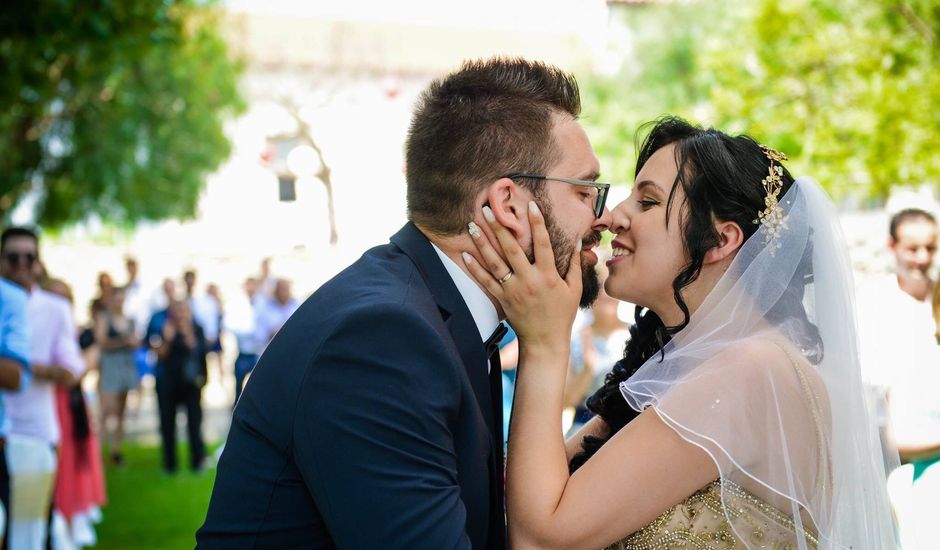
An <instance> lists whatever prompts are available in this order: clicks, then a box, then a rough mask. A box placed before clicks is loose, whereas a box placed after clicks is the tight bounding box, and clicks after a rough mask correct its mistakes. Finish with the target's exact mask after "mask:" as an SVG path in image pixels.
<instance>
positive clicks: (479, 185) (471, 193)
mask: <svg viewBox="0 0 940 550" xmlns="http://www.w3.org/2000/svg"><path fill="white" fill-rule="evenodd" d="M580 112H581V98H580V94H579V92H578V83H577V81H576V80H575V78H574V76H572V75H571V74H569V73H566V72H564V71H562V70H561V69H558V68H557V67H553V66H551V65H547V64H545V63H541V62H536V61H527V60H525V59H519V58H504V57H496V58H492V59H488V60H480V61H469V62H465V63H464V64H463V65H462V66H461V67H460V69H458V70H457V71H455V72H453V73H451V74H449V75H447V76H445V77H442V78H439V79H437V80H435V81H434V82H432V83H431V85H430V86H429V87H428V88H427V89H426V90H425V91H424V92H423V93H422V94H421V96H420V97H419V98H418V102H417V106H416V108H415V112H414V116H413V118H412V120H411V127H410V128H409V131H408V139H407V141H406V143H405V162H406V164H405V175H406V179H407V182H408V193H407V197H408V218H409V219H410V220H411V221H413V222H415V223H418V224H419V225H421V226H423V227H425V228H427V229H429V230H431V231H434V232H436V233H439V234H441V235H454V234H457V233H460V232H461V231H464V230H465V229H466V224H467V222H468V221H470V220H471V219H473V212H472V201H473V199H474V198H475V197H476V196H477V194H478V193H479V192H480V190H482V189H483V188H484V187H486V186H487V185H489V184H490V183H491V182H492V181H494V180H496V179H499V178H500V177H503V176H506V175H508V174H511V173H513V172H528V173H544V170H546V169H547V168H548V167H549V166H550V165H551V164H552V160H553V159H555V158H556V156H557V146H556V144H555V142H554V140H553V139H552V129H553V127H554V121H553V116H552V115H553V114H554V113H567V114H568V115H570V116H572V117H575V118H577V116H578V115H579V114H580ZM520 185H532V187H530V189H531V190H532V191H533V193H534V194H536V196H538V195H539V194H540V190H541V189H542V187H539V186H537V184H535V183H531V182H530V183H526V182H525V181H524V180H522V181H520Z"/></svg>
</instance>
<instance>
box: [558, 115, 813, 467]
mask: <svg viewBox="0 0 940 550" xmlns="http://www.w3.org/2000/svg"><path fill="white" fill-rule="evenodd" d="M650 126H651V129H650V131H649V133H648V134H647V136H646V139H645V140H644V141H643V144H642V145H641V146H640V149H639V154H638V157H637V166H636V174H639V173H640V171H641V170H642V169H643V166H644V165H645V164H646V162H647V161H648V160H649V159H650V157H651V156H652V155H653V153H655V152H656V151H658V150H659V149H661V148H662V147H665V146H667V145H670V144H672V145H674V147H675V155H676V164H677V166H678V168H679V171H678V175H677V176H676V180H675V182H674V183H673V186H672V189H671V190H670V193H669V199H668V201H667V203H666V219H667V222H666V223H668V219H669V212H670V211H671V209H672V208H676V207H678V208H680V215H679V223H680V224H681V227H682V241H683V246H684V248H685V251H686V254H687V256H688V258H689V260H688V264H686V266H685V267H684V268H683V269H682V270H681V271H680V272H679V274H678V275H677V276H676V278H675V279H674V280H673V281H672V289H673V296H674V297H675V301H676V304H677V305H678V306H679V309H681V310H682V313H683V317H684V318H683V321H682V322H681V323H679V324H678V325H676V326H666V325H665V324H664V323H663V322H662V320H661V319H660V318H659V317H658V316H657V315H656V314H655V313H654V312H652V311H650V310H648V309H644V308H642V307H640V306H638V307H637V309H636V324H634V325H633V327H632V328H631V329H630V340H629V341H628V343H627V346H626V350H625V351H624V357H623V359H621V360H620V361H618V362H617V363H616V364H615V365H614V367H613V369H612V370H611V372H610V373H608V374H607V377H606V380H605V383H604V385H603V387H601V388H600V389H599V390H597V392H595V393H594V395H592V396H591V397H589V398H588V400H587V403H586V404H587V407H588V409H590V410H591V411H592V412H594V413H595V414H598V415H600V416H601V418H603V419H604V421H605V422H606V423H607V425H608V427H609V428H610V430H609V433H608V434H607V436H606V437H595V436H586V437H585V438H584V440H583V441H582V449H583V450H582V452H580V453H578V454H577V455H575V456H574V457H573V458H572V460H571V464H570V465H569V467H570V469H571V471H572V472H573V471H575V470H576V469H578V468H579V467H580V466H581V465H582V464H584V463H585V462H586V461H587V459H588V458H590V457H591V456H592V455H593V454H594V453H595V452H597V450H598V449H599V448H600V447H601V446H602V445H604V443H606V442H607V441H608V440H610V438H611V437H613V436H614V435H615V434H616V433H617V432H618V431H619V430H620V429H621V428H623V427H624V426H625V425H626V424H627V423H628V422H630V421H631V420H633V419H634V418H636V417H637V416H638V415H639V412H637V411H634V410H633V409H632V408H631V407H630V406H629V405H628V404H627V401H626V400H625V399H624V397H623V395H622V394H621V393H620V383H621V382H623V381H624V380H627V379H628V378H630V376H632V375H633V373H635V372H636V371H637V369H639V368H640V367H641V366H642V365H643V364H644V363H645V362H646V361H647V360H648V359H649V358H651V357H653V356H654V355H656V354H661V353H662V350H663V346H665V344H666V343H667V342H668V341H669V340H670V339H671V338H672V335H673V334H675V333H677V332H679V331H680V330H682V329H683V328H685V326H686V325H688V323H689V308H688V306H687V305H686V303H685V301H684V300H683V299H682V289H684V288H685V287H686V286H688V285H689V284H690V283H692V282H693V281H695V280H696V279H697V278H698V276H699V273H700V272H701V270H702V265H703V262H704V259H705V253H706V252H707V251H708V250H710V249H711V248H713V247H715V246H717V245H718V244H719V236H718V233H717V232H716V230H715V220H720V221H733V222H736V223H737V224H738V226H740V228H741V230H742V232H743V233H744V239H745V240H747V239H748V238H749V237H750V236H751V235H753V234H754V233H755V232H756V231H757V229H758V228H759V226H758V225H757V224H755V223H754V219H755V218H756V217H757V214H758V212H760V211H762V210H764V208H765V204H764V197H765V196H766V192H765V190H764V187H763V185H762V183H761V182H762V181H763V179H764V178H765V177H766V176H767V174H768V169H769V168H770V164H771V161H770V159H768V158H767V155H765V154H764V152H763V151H762V150H761V148H760V145H759V144H758V143H757V142H756V141H754V140H753V139H752V138H750V137H748V136H746V135H740V136H729V135H727V134H725V133H723V132H720V131H718V130H715V129H713V128H709V129H707V130H706V129H702V128H700V127H698V126H695V125H692V124H690V123H688V122H686V121H685V120H682V119H680V118H676V117H666V118H661V119H659V120H656V121H653V122H651V123H649V124H648V125H646V126H645V127H644V128H641V131H643V130H644V129H645V128H648V127H650ZM773 164H775V165H778V166H779V165H780V163H779V162H778V161H774V162H773ZM781 179H782V183H783V188H782V190H781V192H780V196H781V197H782V196H783V195H785V194H786V192H787V191H788V190H789V189H790V186H791V185H792V184H793V176H791V175H790V172H788V171H787V170H786V168H784V169H783V174H782V175H781ZM680 185H681V186H682V191H683V192H684V193H685V197H686V200H685V202H684V203H683V204H676V203H675V195H676V190H677V189H678V187H679V186H680ZM811 261H812V252H811V248H809V247H808V248H807V251H806V253H805V254H804V258H803V261H802V262H801V266H800V268H799V269H797V273H796V274H795V275H794V277H800V278H802V281H801V282H802V284H800V285H790V288H791V289H795V290H791V294H790V295H787V296H784V297H783V298H781V300H780V301H779V302H778V303H777V305H776V306H774V308H773V309H772V310H771V311H770V312H769V314H768V318H769V319H770V320H771V321H772V322H775V323H782V322H784V321H793V320H796V321H797V322H798V324H799V326H800V327H801V331H800V338H801V341H800V342H799V344H800V347H801V348H802V349H803V353H804V354H805V355H806V357H807V359H808V360H809V361H811V362H813V363H818V361H819V360H820V359H821V357H822V341H821V339H820V337H819V331H818V329H817V328H816V326H815V325H813V324H812V323H811V322H810V321H809V319H808V318H807V315H806V310H805V309H804V308H803V304H802V300H803V289H804V287H805V285H806V284H808V283H809V280H808V278H807V275H806V274H808V273H810V269H809V268H810V267H811V265H810V264H811Z"/></svg>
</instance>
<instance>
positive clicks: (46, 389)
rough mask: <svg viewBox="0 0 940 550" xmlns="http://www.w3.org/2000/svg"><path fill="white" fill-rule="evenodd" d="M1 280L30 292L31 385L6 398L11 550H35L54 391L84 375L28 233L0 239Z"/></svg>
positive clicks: (55, 434) (45, 499)
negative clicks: (41, 280)
mask: <svg viewBox="0 0 940 550" xmlns="http://www.w3.org/2000/svg"><path fill="white" fill-rule="evenodd" d="M0 258H2V259H0V275H2V276H4V277H5V278H7V279H9V280H11V281H14V282H16V283H17V284H18V285H20V286H22V287H23V288H26V289H27V290H28V292H29V299H28V301H27V308H28V309H27V311H28V318H29V324H30V328H31V333H30V363H31V368H32V372H33V382H32V384H30V386H29V387H28V388H26V389H25V390H24V391H23V392H21V393H18V394H13V395H9V396H8V399H7V407H8V408H7V412H8V415H9V419H10V432H9V433H10V436H9V439H8V441H7V451H8V454H7V458H8V460H9V466H10V478H11V482H12V485H11V496H12V506H11V507H12V510H11V522H10V531H9V542H10V546H11V547H12V548H16V549H20V548H24V549H32V548H35V549H39V548H43V547H44V546H45V545H46V543H47V540H46V539H47V535H48V527H47V524H48V520H49V517H50V510H51V507H50V506H51V500H52V492H53V487H54V485H53V483H54V479H55V473H56V467H57V458H56V451H55V448H56V446H57V445H58V444H59V437H60V430H59V424H58V420H57V418H56V404H55V388H56V386H64V387H70V386H73V385H74V384H75V383H76V382H77V380H78V377H79V376H81V374H82V372H83V371H84V370H85V364H84V361H83V360H82V357H81V353H80V351H79V348H78V339H77V337H76V336H77V334H76V331H75V324H74V322H73V320H72V311H71V305H70V304H69V302H68V301H67V300H65V299H64V298H62V297H60V296H56V295H55V294H52V293H50V292H47V291H45V290H43V289H41V288H39V287H38V285H37V284H36V278H37V275H38V272H37V270H36V269H35V265H34V264H35V263H36V261H37V260H38V258H39V238H38V236H37V235H36V233H35V232H34V231H32V230H30V229H26V228H20V227H11V228H8V229H7V230H6V231H4V232H3V234H2V236H0Z"/></svg>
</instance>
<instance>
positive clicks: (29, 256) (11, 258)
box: [3, 252, 39, 267]
mask: <svg viewBox="0 0 940 550" xmlns="http://www.w3.org/2000/svg"><path fill="white" fill-rule="evenodd" d="M3 257H4V259H6V261H8V262H10V264H12V265H19V264H20V262H21V261H22V262H25V263H26V266H27V267H32V265H33V264H34V263H36V260H38V259H39V258H38V257H37V256H36V255H35V254H33V253H32V252H5V253H4V254H3Z"/></svg>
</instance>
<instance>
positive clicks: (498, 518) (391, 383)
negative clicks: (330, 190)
mask: <svg viewBox="0 0 940 550" xmlns="http://www.w3.org/2000/svg"><path fill="white" fill-rule="evenodd" d="M487 360H488V359H487V354H486V352H485V351H484V346H483V344H482V343H481V339H480V333H479V331H478V330H477V327H476V324H475V323H474V321H473V318H472V316H471V315H470V312H469V310H468V309H467V306H466V304H465V303H464V301H463V299H462V298H461V296H460V293H459V292H458V291H457V288H456V286H455V285H454V283H453V280H452V279H451V278H450V276H449V275H448V273H447V271H446V270H445V268H444V266H443V265H442V264H441V261H440V258H439V257H438V256H437V253H436V252H435V251H434V249H433V248H432V247H431V244H430V242H429V241H428V239H427V238H426V237H425V236H424V235H423V234H422V233H421V232H420V231H419V230H418V229H417V228H416V227H415V226H414V225H413V224H410V223H409V224H407V225H405V227H403V228H402V229H401V230H400V231H399V232H398V233H397V234H395V235H394V236H393V237H392V239H391V244H387V245H384V246H379V247H376V248H373V249H372V250H369V251H368V252H366V253H365V254H364V255H363V256H362V257H361V258H360V259H359V260H358V261H357V262H356V263H354V264H353V265H351V266H350V267H348V268H347V269H346V270H344V271H343V272H341V273H340V274H339V275H337V276H336V277H334V278H333V279H332V280H330V281H329V282H327V283H326V284H324V285H323V286H322V287H321V288H320V289H319V290H318V291H317V292H316V293H315V294H314V295H313V296H311V297H310V298H309V299H308V300H307V301H306V302H305V303H304V304H303V306H301V307H300V309H299V310H298V311H297V312H296V313H295V314H294V315H293V316H292V317H291V318H290V320H288V321H287V323H286V324H285V325H284V327H283V328H282V329H281V330H280V331H279V332H278V334H277V336H276V337H275V338H274V340H273V341H272V342H271V344H270V345H269V346H268V348H267V350H266V351H265V352H264V354H263V355H262V357H261V359H260V361H259V362H258V365H257V366H256V367H255V370H254V372H253V374H252V377H251V379H250V381H249V383H248V384H247V386H246V388H245V391H244V392H243V393H242V396H241V399H240V400H239V402H238V405H237V406H236V408H235V413H234V418H233V420H232V427H231V431H230V433H229V436H228V440H227V441H226V443H225V449H224V451H223V453H222V457H221V459H220V461H219V465H218V472H217V475H216V480H215V487H214V488H213V492H212V499H211V502H210V504H209V511H208V514H207V517H206V521H205V523H204V524H203V526H202V527H201V528H200V529H199V531H198V533H197V535H196V538H197V546H198V547H199V548H203V549H206V550H210V549H216V548H220V549H222V548H224V549H226V550H232V549H240V548H278V549H281V548H334V547H339V548H364V549H365V548H369V549H373V548H408V549H414V548H429V549H444V548H448V549H449V548H470V547H473V548H496V549H500V548H504V547H505V526H504V513H503V496H502V480H503V475H502V474H503V472H502V420H501V416H502V413H501V410H502V405H501V401H500V399H501V398H500V396H499V395H496V394H497V392H498V391H499V384H498V382H494V381H493V380H490V379H489V378H488V377H489V375H488V374H487ZM492 376H496V377H498V376H500V373H499V372H494V373H492Z"/></svg>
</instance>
